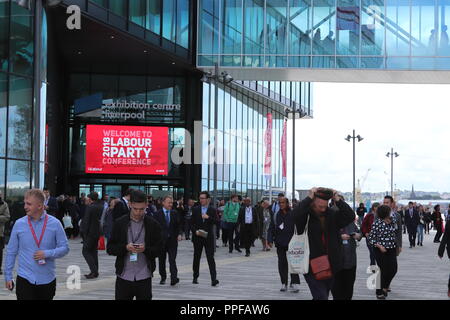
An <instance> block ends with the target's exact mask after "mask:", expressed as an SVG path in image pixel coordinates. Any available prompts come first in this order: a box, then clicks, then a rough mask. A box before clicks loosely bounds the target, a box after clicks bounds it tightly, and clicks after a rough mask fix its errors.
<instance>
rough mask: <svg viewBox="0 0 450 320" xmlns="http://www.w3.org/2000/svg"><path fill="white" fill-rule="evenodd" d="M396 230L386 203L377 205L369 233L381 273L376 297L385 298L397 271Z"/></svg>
mask: <svg viewBox="0 0 450 320" xmlns="http://www.w3.org/2000/svg"><path fill="white" fill-rule="evenodd" d="M396 231H397V223H396V222H395V221H394V219H393V218H391V208H390V207H388V206H386V205H382V206H380V207H378V209H377V218H376V219H375V221H374V223H373V225H372V230H371V231H370V234H369V242H370V243H371V244H372V245H373V247H374V253H375V259H376V261H377V264H378V267H379V268H380V273H381V277H380V279H381V289H377V290H376V295H377V299H383V300H384V299H386V297H387V295H388V290H389V285H390V284H391V281H392V279H394V277H395V274H396V273H397V245H396V242H395V238H396Z"/></svg>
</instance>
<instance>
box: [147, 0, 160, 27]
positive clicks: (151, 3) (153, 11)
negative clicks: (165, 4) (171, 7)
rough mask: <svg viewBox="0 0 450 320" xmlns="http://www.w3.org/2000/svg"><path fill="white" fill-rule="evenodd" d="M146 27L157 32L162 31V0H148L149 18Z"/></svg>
mask: <svg viewBox="0 0 450 320" xmlns="http://www.w3.org/2000/svg"><path fill="white" fill-rule="evenodd" d="M145 28H146V29H148V30H150V31H153V32H154V33H156V34H160V32H161V2H160V0H147V19H146V22H145Z"/></svg>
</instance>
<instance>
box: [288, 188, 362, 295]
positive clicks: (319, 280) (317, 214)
mask: <svg viewBox="0 0 450 320" xmlns="http://www.w3.org/2000/svg"><path fill="white" fill-rule="evenodd" d="M332 198H333V199H334V201H335V204H336V206H337V210H333V209H331V208H329V207H328V203H329V200H330V199H332ZM355 217H356V215H355V212H354V211H353V210H352V208H350V206H349V205H348V204H347V203H346V202H345V201H344V200H343V197H342V196H340V195H338V193H337V191H335V190H333V189H327V188H312V189H311V190H310V191H309V194H308V197H306V198H305V199H304V200H303V201H302V202H300V204H299V205H298V206H297V207H296V208H295V209H294V221H295V224H296V225H297V231H298V233H299V234H302V233H303V232H304V230H305V228H306V225H307V234H308V241H309V251H310V252H309V270H308V273H306V274H304V277H305V280H306V282H307V283H308V286H309V289H310V290H311V295H312V296H313V300H328V297H329V295H330V291H331V288H332V284H333V275H335V274H336V273H338V272H339V271H341V270H342V269H343V248H342V239H341V234H340V230H341V228H344V227H345V226H347V225H348V224H349V223H351V222H352V221H354V220H355Z"/></svg>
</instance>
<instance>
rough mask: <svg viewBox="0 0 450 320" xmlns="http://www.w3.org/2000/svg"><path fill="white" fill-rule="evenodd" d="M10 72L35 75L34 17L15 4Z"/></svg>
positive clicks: (13, 8)
mask: <svg viewBox="0 0 450 320" xmlns="http://www.w3.org/2000/svg"><path fill="white" fill-rule="evenodd" d="M9 45H10V48H9V54H10V63H11V66H10V71H11V72H15V73H21V74H26V75H32V74H33V58H34V38H33V16H32V12H31V11H30V10H27V9H25V8H23V7H21V6H19V5H18V4H16V3H15V2H12V6H11V35H10V43H9Z"/></svg>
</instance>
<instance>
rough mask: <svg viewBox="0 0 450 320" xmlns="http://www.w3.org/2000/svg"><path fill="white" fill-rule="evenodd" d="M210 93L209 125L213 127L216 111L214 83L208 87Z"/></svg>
mask: <svg viewBox="0 0 450 320" xmlns="http://www.w3.org/2000/svg"><path fill="white" fill-rule="evenodd" d="M210 90H211V94H210V104H209V105H210V107H209V127H210V128H214V126H215V125H216V124H215V122H214V114H215V112H216V110H215V95H216V86H215V85H214V84H212V85H211V87H210Z"/></svg>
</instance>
